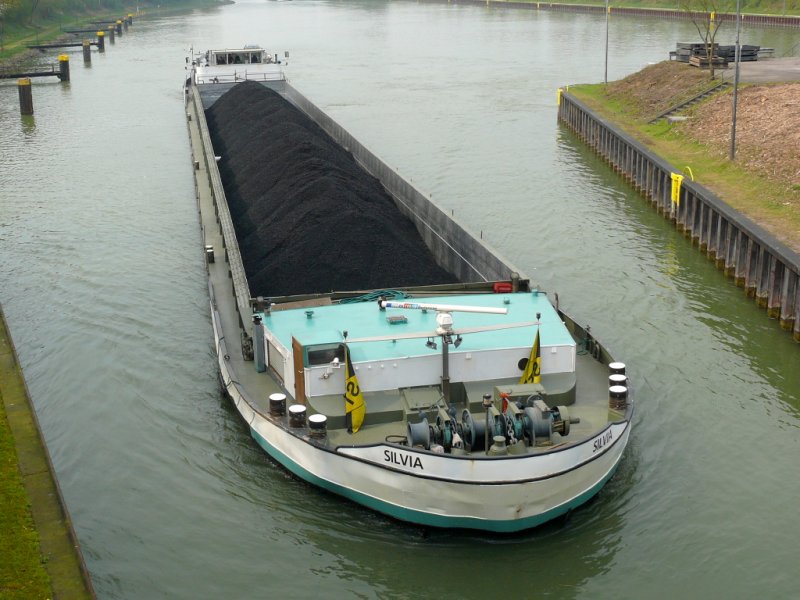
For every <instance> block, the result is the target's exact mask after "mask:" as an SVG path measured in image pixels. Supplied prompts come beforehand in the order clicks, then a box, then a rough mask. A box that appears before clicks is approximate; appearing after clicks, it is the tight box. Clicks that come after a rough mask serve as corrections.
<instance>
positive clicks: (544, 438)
mask: <svg viewBox="0 0 800 600" xmlns="http://www.w3.org/2000/svg"><path fill="white" fill-rule="evenodd" d="M503 408H504V410H503V412H501V411H500V410H499V409H498V408H497V406H495V405H494V403H493V402H492V403H491V404H489V405H488V407H487V409H486V413H485V414H484V415H478V414H473V413H471V412H470V411H469V410H467V409H464V410H463V411H462V413H461V422H458V421H457V420H456V418H455V410H454V409H453V408H452V407H451V408H450V409H449V410H445V409H444V408H443V407H441V406H440V407H438V414H437V415H436V422H435V423H434V424H433V425H431V424H430V422H429V421H428V417H427V415H425V414H424V413H423V414H421V417H420V421H419V422H418V423H412V422H410V421H409V422H408V426H407V429H408V436H407V443H408V445H409V446H421V447H423V448H425V449H426V450H434V451H439V452H445V453H448V454H449V453H452V451H453V449H457V451H458V452H468V453H469V452H483V451H487V449H488V448H487V441H494V440H495V438H496V437H497V436H500V437H502V438H504V440H505V448H507V449H508V451H510V452H514V451H520V449H522V450H524V448H526V447H532V446H548V445H550V444H552V443H553V433H558V434H559V435H561V436H567V435H569V431H570V424H571V423H578V422H580V420H579V419H577V418H574V417H570V415H569V409H568V408H567V407H566V406H553V407H550V406H548V405H547V403H546V402H545V401H544V400H543V399H542V397H541V396H540V395H538V394H535V395H532V396H529V397H528V398H527V399H526V400H525V402H524V403H523V402H522V401H519V400H516V401H509V400H508V398H506V397H504V398H503ZM503 453H505V452H503ZM493 454H494V452H493Z"/></svg>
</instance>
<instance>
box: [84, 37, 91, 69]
mask: <svg viewBox="0 0 800 600" xmlns="http://www.w3.org/2000/svg"><path fill="white" fill-rule="evenodd" d="M83 64H85V65H90V64H92V43H91V42H90V41H89V40H83Z"/></svg>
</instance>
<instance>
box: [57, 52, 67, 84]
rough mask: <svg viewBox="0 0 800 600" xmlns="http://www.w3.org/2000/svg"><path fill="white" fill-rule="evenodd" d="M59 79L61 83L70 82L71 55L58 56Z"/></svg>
mask: <svg viewBox="0 0 800 600" xmlns="http://www.w3.org/2000/svg"><path fill="white" fill-rule="evenodd" d="M58 73H59V75H58V78H59V79H60V80H61V83H64V82H65V81H69V55H68V54H60V55H59V56H58Z"/></svg>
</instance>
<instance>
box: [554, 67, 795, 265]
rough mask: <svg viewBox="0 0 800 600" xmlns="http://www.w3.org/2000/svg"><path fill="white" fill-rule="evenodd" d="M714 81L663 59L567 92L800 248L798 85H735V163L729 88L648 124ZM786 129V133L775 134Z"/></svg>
mask: <svg viewBox="0 0 800 600" xmlns="http://www.w3.org/2000/svg"><path fill="white" fill-rule="evenodd" d="M714 83H715V82H712V81H711V80H710V79H709V74H708V72H707V71H701V70H698V69H696V68H694V67H690V66H688V65H687V64H685V63H678V62H671V61H665V62H663V63H658V64H656V65H650V66H648V67H647V68H645V69H643V70H642V71H639V72H638V73H634V74H633V75H631V76H629V77H626V78H625V79H622V80H620V81H616V82H612V83H609V84H608V86H605V85H604V84H595V85H579V86H571V87H570V88H569V92H570V93H571V94H573V95H574V96H576V97H577V98H579V99H580V100H582V101H583V102H584V103H586V104H587V105H588V106H589V107H590V108H592V110H594V111H596V112H597V113H598V114H600V115H601V116H603V117H604V118H606V119H608V120H609V121H612V122H614V123H616V124H618V125H619V126H620V127H621V128H622V129H623V130H625V131H626V132H627V133H628V134H630V135H631V136H632V137H634V138H636V139H637V140H639V141H640V142H641V143H643V144H644V145H645V146H647V147H648V148H650V149H651V150H652V151H653V152H654V153H655V154H658V155H659V156H661V157H663V158H664V159H665V160H666V161H667V162H669V163H670V164H672V165H673V167H675V168H676V169H677V170H679V171H684V173H685V175H687V176H689V175H690V171H691V175H693V176H694V179H695V180H696V181H697V182H698V183H701V184H702V185H704V186H706V187H707V188H709V189H710V190H712V191H713V192H714V193H716V194H717V195H718V196H719V197H720V198H722V199H723V200H725V202H727V203H728V204H729V205H730V206H732V207H733V208H734V209H736V210H738V211H739V212H741V213H743V214H745V215H747V216H748V217H749V218H750V219H751V220H753V221H755V222H756V223H758V224H759V225H761V226H762V227H764V228H765V229H767V230H768V231H770V232H771V233H772V234H773V235H775V236H776V237H777V238H779V239H781V240H782V241H783V242H784V243H786V244H787V245H788V246H790V247H792V248H794V249H795V250H796V251H800V156H797V153H796V152H795V151H793V150H792V148H793V147H794V142H793V140H792V139H791V138H790V137H789V138H787V137H786V136H787V135H788V136H792V135H797V134H796V133H795V134H792V133H791V131H793V129H792V125H793V124H794V127H795V129H796V128H797V127H800V119H798V114H797V111H796V110H794V109H793V107H794V106H795V105H796V98H797V93H798V91H800V84H777V85H758V86H756V85H752V86H740V89H739V103H738V110H737V130H736V131H737V134H736V135H737V151H736V159H735V160H734V161H730V160H729V158H728V156H729V147H730V131H731V95H730V94H731V92H730V90H729V91H727V92H722V93H721V94H718V95H717V96H715V97H712V99H711V100H708V101H707V102H706V103H704V104H700V105H698V106H697V107H696V108H694V109H692V110H691V111H690V112H689V116H690V120H689V121H686V122H683V123H668V122H666V121H665V120H663V119H662V120H661V121H658V122H657V123H655V124H648V121H649V120H651V119H652V118H653V117H655V116H656V115H658V114H660V113H661V112H663V111H664V110H666V109H668V108H670V107H672V106H674V105H676V104H679V103H680V102H682V101H684V100H687V99H689V98H691V97H693V96H695V95H697V94H698V93H700V92H701V91H703V90H704V89H707V88H709V87H711V85H713V84H714ZM787 98H789V99H791V98H795V101H794V102H792V101H787ZM771 99H774V100H775V101H774V102H770V100H771ZM784 111H785V112H784ZM740 116H741V119H740V118H738V117H740ZM787 121H788V122H787ZM787 126H788V127H789V128H788V130H786V131H788V132H790V133H784V131H782V130H781V129H782V128H784V129H785V128H786V127H787ZM687 167H688V168H687Z"/></svg>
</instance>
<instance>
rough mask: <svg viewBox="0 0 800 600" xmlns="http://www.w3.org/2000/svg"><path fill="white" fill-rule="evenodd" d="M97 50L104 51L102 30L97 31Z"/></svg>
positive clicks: (104, 37)
mask: <svg viewBox="0 0 800 600" xmlns="http://www.w3.org/2000/svg"><path fill="white" fill-rule="evenodd" d="M97 51H98V52H105V51H106V34H105V32H103V31H98V32H97Z"/></svg>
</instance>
